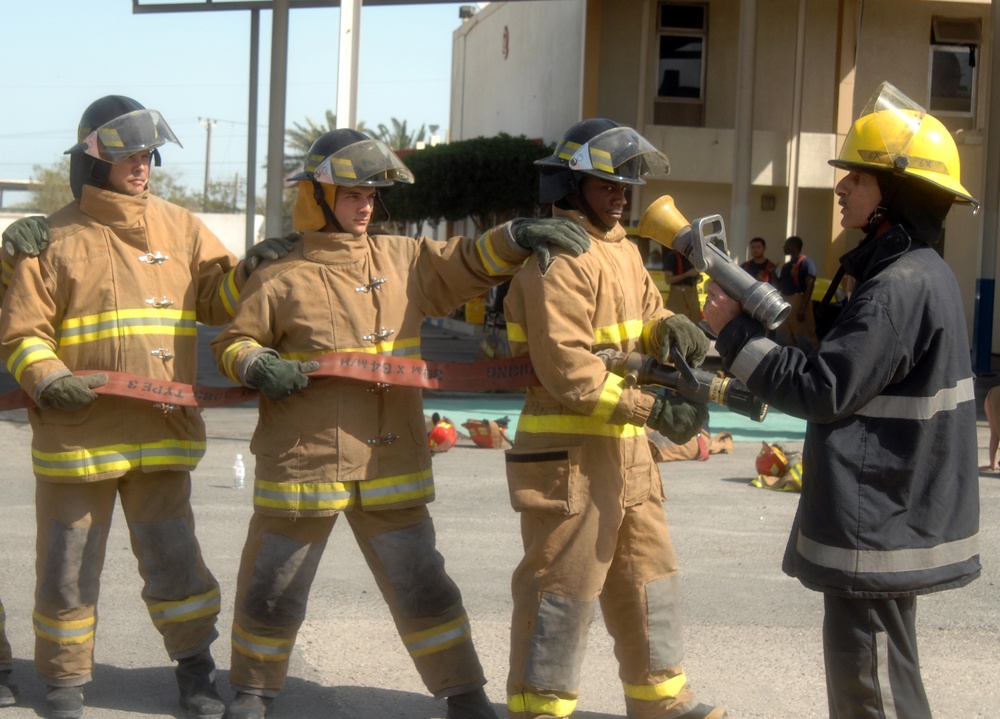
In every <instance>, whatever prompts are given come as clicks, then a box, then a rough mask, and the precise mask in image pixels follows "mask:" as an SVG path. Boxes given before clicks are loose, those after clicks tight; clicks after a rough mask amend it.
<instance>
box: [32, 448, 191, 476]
mask: <svg viewBox="0 0 1000 719" xmlns="http://www.w3.org/2000/svg"><path fill="white" fill-rule="evenodd" d="M203 456H205V442H204V441H191V440H184V439H164V440H161V441H159V442H150V443H148V444H113V445H108V446H106V447H91V448H87V449H75V450H71V451H69V452H41V451H39V450H36V449H32V450H31V463H32V466H33V467H34V470H35V474H36V475H40V476H43V477H86V476H89V475H92V474H101V473H103V472H114V471H125V472H128V471H130V470H133V469H140V468H143V467H176V466H182V467H188V468H190V469H194V468H195V467H196V466H198V462H199V461H201V458H202V457H203Z"/></svg>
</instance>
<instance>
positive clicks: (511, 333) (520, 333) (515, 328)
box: [507, 322, 528, 342]
mask: <svg viewBox="0 0 1000 719" xmlns="http://www.w3.org/2000/svg"><path fill="white" fill-rule="evenodd" d="M507 340H508V341H509V342H527V341H528V335H526V334H525V333H524V328H523V327H522V326H521V325H519V324H517V323H516V322H507Z"/></svg>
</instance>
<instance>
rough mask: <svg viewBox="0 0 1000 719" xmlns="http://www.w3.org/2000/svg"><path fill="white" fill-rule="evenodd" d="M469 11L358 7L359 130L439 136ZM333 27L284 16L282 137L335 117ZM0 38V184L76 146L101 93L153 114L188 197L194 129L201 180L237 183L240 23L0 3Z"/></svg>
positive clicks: (194, 179)
mask: <svg viewBox="0 0 1000 719" xmlns="http://www.w3.org/2000/svg"><path fill="white" fill-rule="evenodd" d="M142 1H143V3H144V4H149V3H150V2H153V1H154V0H142ZM162 1H164V2H165V1H166V0H162ZM171 1H173V2H176V0H171ZM472 4H475V3H472V2H468V1H467V2H465V3H458V2H456V3H443V4H418V5H408V6H393V7H374V6H372V7H366V6H364V5H363V6H362V11H361V40H360V43H361V45H360V56H361V57H360V61H359V70H358V77H359V89H358V113H357V115H358V120H359V121H363V122H365V123H366V124H367V125H368V126H370V127H373V128H374V127H377V126H378V124H379V123H383V124H386V125H389V124H390V118H393V117H395V118H397V119H399V120H406V122H407V125H408V127H409V128H413V129H415V128H419V127H420V126H421V125H439V126H440V128H439V130H438V133H439V134H441V135H442V136H444V134H445V132H446V130H447V126H448V102H449V93H450V88H451V40H452V33H453V32H454V30H455V29H456V28H457V27H458V26H459V25H460V24H461V22H462V21H461V20H460V19H459V17H458V9H459V7H460V6H461V5H472ZM482 4H484V3H480V5H482ZM260 19H261V21H260V65H259V73H260V75H259V77H260V89H259V106H258V110H257V112H258V121H259V123H260V126H259V128H258V141H259V144H258V150H257V157H258V169H257V179H258V185H259V186H261V185H263V182H264V179H265V178H264V170H263V169H262V167H261V165H262V164H263V162H264V161H265V160H266V157H267V114H268V107H269V105H268V103H269V100H268V87H269V78H270V74H269V73H270V59H271V13H270V12H269V11H262V12H261V13H260ZM339 22H340V9H339V8H315V9H297V10H292V11H291V12H290V13H289V53H288V86H287V91H286V92H287V102H286V115H285V118H286V126H287V127H291V126H292V124H293V123H296V122H298V123H304V122H305V119H306V118H307V117H310V118H312V119H314V120H316V121H317V122H319V123H321V122H322V121H323V119H324V115H325V112H326V110H328V109H329V110H333V111H335V110H336V105H337V53H338V48H337V38H338V35H339ZM0 28H2V29H3V35H2V37H3V41H2V47H3V58H4V63H3V69H2V71H0V179H12V180H23V179H28V178H29V177H30V176H31V174H32V168H33V166H34V165H51V164H53V163H56V162H58V161H59V159H60V157H61V155H62V153H63V152H64V151H65V150H66V149H68V148H69V147H70V146H71V145H73V144H74V143H75V142H76V128H77V124H78V122H79V120H80V115H81V114H82V112H83V110H84V109H85V108H86V107H87V105H89V104H90V103H91V102H92V101H93V100H96V99H97V98H99V97H102V96H104V95H110V94H120V95H128V96H130V97H132V98H134V99H136V100H138V101H139V102H140V103H142V104H143V105H145V106H146V107H148V108H154V109H156V110H159V111H160V112H161V113H162V114H163V116H164V118H166V120H167V122H168V124H169V125H170V127H171V128H172V129H173V131H174V133H175V134H176V135H177V137H178V138H179V139H180V141H181V143H182V144H183V146H184V147H183V149H181V148H178V147H177V146H175V145H169V146H168V147H167V149H166V150H165V151H164V152H163V161H164V166H165V167H170V168H171V169H173V170H177V171H178V172H179V173H180V175H181V179H182V181H183V182H184V183H185V184H187V185H188V186H189V187H191V188H192V189H193V190H200V189H201V187H202V183H203V180H204V173H205V144H206V130H205V127H204V126H203V125H202V124H201V122H200V119H205V118H211V119H213V120H216V121H217V124H216V125H215V127H214V129H213V131H212V148H211V149H212V152H211V161H210V170H211V176H212V179H213V180H231V179H233V177H234V176H235V175H236V174H237V173H239V175H240V177H245V174H246V155H247V151H246V147H247V108H248V97H249V95H248V82H249V57H250V13H249V12H248V11H225V12H219V11H217V12H190V13H169V14H164V13H154V14H139V15H134V14H133V13H132V1H131V0H2V2H0ZM258 192H259V193H260V192H261V190H260V189H258ZM5 199H7V198H5ZM9 199H10V201H12V202H17V201H18V199H19V198H16V196H15V195H12V196H11V197H10V198H9Z"/></svg>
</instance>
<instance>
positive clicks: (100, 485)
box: [33, 480, 118, 686]
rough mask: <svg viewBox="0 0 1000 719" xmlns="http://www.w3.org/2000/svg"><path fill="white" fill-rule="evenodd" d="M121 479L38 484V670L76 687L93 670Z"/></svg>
mask: <svg viewBox="0 0 1000 719" xmlns="http://www.w3.org/2000/svg"><path fill="white" fill-rule="evenodd" d="M117 487H118V482H117V480H104V481H100V482H88V483H85V484H57V483H52V482H45V481H38V482H37V483H36V486H35V515H36V531H37V538H36V549H35V555H36V556H35V577H36V584H35V610H34V613H33V626H34V630H35V668H36V669H37V670H38V673H39V674H40V675H41V676H42V678H43V679H44V681H45V683H46V684H50V685H54V686H76V685H79V684H83V683H85V682H87V681H89V679H90V673H91V670H92V668H93V651H94V636H95V630H96V627H97V615H96V604H97V600H98V593H99V586H100V574H101V568H102V566H103V563H104V553H105V547H106V545H107V537H108V529H109V526H110V523H111V513H112V512H113V511H114V504H115V497H116V494H117Z"/></svg>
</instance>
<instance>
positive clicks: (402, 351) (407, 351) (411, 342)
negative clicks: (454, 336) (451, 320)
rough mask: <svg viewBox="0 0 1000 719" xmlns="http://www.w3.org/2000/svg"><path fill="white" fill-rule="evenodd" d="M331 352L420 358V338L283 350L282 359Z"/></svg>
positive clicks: (309, 357) (307, 357)
mask: <svg viewBox="0 0 1000 719" xmlns="http://www.w3.org/2000/svg"><path fill="white" fill-rule="evenodd" d="M330 352H360V353H363V354H369V355H388V356H389V357H411V358H413V359H420V338H419V337H407V338H405V339H396V340H394V341H392V342H379V343H378V344H377V345H374V346H369V347H338V348H337V349H335V350H329V349H323V350H317V351H315V352H282V353H281V357H282V359H289V360H293V359H294V360H310V359H313V358H314V357H319V356H320V355H325V354H329V353H330Z"/></svg>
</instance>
